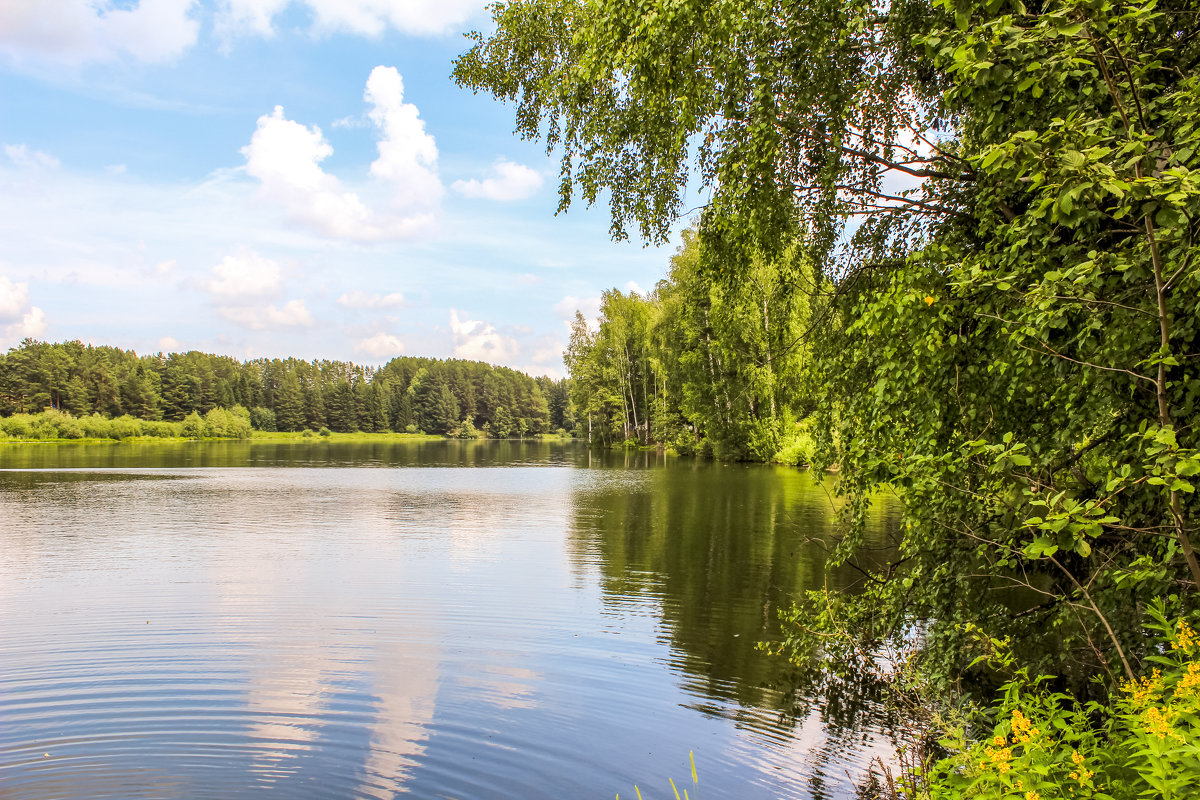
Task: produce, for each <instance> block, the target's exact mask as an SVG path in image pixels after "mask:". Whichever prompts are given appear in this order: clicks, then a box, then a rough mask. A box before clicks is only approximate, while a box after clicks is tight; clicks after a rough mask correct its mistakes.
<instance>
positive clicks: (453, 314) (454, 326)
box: [450, 308, 520, 364]
mask: <svg viewBox="0 0 1200 800" xmlns="http://www.w3.org/2000/svg"><path fill="white" fill-rule="evenodd" d="M450 332H451V333H452V334H453V336H454V356H455V358H465V359H469V360H472V361H486V362H488V363H489V364H504V363H507V362H510V361H512V360H513V359H514V358H516V356H517V353H518V351H519V350H520V345H518V344H517V340H516V339H513V338H512V337H510V336H505V335H503V334H501V333H500V332H499V331H497V330H496V326H495V325H492V324H491V323H488V322H484V321H482V320H477V319H459V316H458V311H456V310H455V309H453V308H452V309H450Z"/></svg>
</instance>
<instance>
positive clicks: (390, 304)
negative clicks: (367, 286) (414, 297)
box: [337, 289, 404, 308]
mask: <svg viewBox="0 0 1200 800" xmlns="http://www.w3.org/2000/svg"><path fill="white" fill-rule="evenodd" d="M337 304H338V305H339V306H341V307H342V308H400V307H401V306H403V305H404V295H402V294H400V292H391V293H389V294H378V293H375V294H369V293H367V292H364V291H362V290H361V289H360V290H356V291H353V292H347V293H346V294H343V295H342V296H341V297H339V298H338V299H337Z"/></svg>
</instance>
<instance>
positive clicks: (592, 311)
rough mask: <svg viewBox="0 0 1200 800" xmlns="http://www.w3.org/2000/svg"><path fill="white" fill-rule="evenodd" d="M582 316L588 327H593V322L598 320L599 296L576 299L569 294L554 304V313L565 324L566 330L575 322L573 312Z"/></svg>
mask: <svg viewBox="0 0 1200 800" xmlns="http://www.w3.org/2000/svg"><path fill="white" fill-rule="evenodd" d="M576 311H579V312H580V313H582V314H583V317H584V319H586V320H587V321H588V324H589V325H592V326H593V327H595V321H596V320H597V319H599V318H600V296H599V295H596V296H595V297H576V296H575V295H572V294H569V295H567V296H566V297H564V298H563V299H562V300H559V301H558V302H557V303H555V304H554V313H555V315H556V316H558V317H559V318H560V319H562V320H563V322H564V323H565V324H566V326H567V328H568V329H569V328H570V327H571V323H572V322H574V321H575V312H576Z"/></svg>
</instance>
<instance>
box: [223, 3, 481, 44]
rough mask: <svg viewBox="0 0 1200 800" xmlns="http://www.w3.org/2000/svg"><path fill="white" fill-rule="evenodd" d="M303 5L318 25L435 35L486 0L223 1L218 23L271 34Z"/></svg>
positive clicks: (457, 23)
mask: <svg viewBox="0 0 1200 800" xmlns="http://www.w3.org/2000/svg"><path fill="white" fill-rule="evenodd" d="M290 5H297V6H304V7H306V8H307V9H308V10H309V11H311V12H312V15H313V27H314V28H315V29H317V30H324V31H339V32H345V33H355V34H361V35H365V36H378V35H379V34H381V33H383V32H384V31H385V30H387V29H388V28H392V29H394V30H398V31H400V32H402V33H409V34H417V35H436V34H440V33H445V32H447V31H449V30H451V29H454V28H459V27H461V26H462V25H463V23H465V22H466V21H467V20H468V19H469V18H470V17H471V15H472V14H475V13H476V12H478V11H479V10H480V9H481V8H483V5H484V3H483V2H482V0H224V2H223V3H222V7H221V12H220V14H219V17H218V26H220V27H222V28H224V29H226V30H242V31H247V32H252V33H257V34H259V35H265V36H269V35H271V34H272V33H273V32H274V27H273V22H274V19H275V17H276V16H277V15H278V14H280V13H281V12H282V11H283V10H285V9H286V8H287V7H288V6H290Z"/></svg>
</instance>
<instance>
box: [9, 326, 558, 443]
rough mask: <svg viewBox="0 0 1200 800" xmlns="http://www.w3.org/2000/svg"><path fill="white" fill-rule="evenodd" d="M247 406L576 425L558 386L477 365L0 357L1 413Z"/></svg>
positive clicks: (350, 425) (471, 424)
mask: <svg viewBox="0 0 1200 800" xmlns="http://www.w3.org/2000/svg"><path fill="white" fill-rule="evenodd" d="M238 406H240V407H243V408H245V409H248V413H249V417H250V421H251V423H252V424H253V426H254V428H256V429H258V430H268V431H274V430H280V431H299V430H306V429H310V430H319V429H321V428H329V429H330V430H333V431H339V432H349V431H367V432H382V431H397V432H404V431H410V432H415V431H424V432H426V433H434V434H448V435H463V436H469V435H475V434H476V433H480V432H482V433H483V434H486V435H488V436H493V437H497V438H507V437H510V436H531V435H537V434H541V433H547V432H550V431H554V430H558V429H565V428H573V427H574V425H573V418H572V412H571V408H570V398H569V394H568V390H567V382H566V381H565V380H554V379H551V378H548V377H545V376H542V377H538V378H533V377H530V376H528V375H525V374H523V373H521V372H517V371H516V370H512V369H509V368H507V367H496V366H492V365H489V364H484V363H481V362H478V361H464V360H459V359H435V358H420V357H408V356H405V357H398V358H394V359H392V360H391V361H389V362H387V363H386V364H385V365H383V366H382V367H379V368H373V367H370V366H364V365H361V364H354V363H352V362H344V361H329V360H319V361H302V360H300V359H296V358H286V359H279V358H274V359H265V358H260V359H250V360H247V361H239V360H238V359H235V358H232V357H229V356H222V355H213V354H208V353H200V352H196V351H191V352H187V353H169V354H163V353H157V354H154V355H138V354H137V353H135V352H134V351H132V350H122V349H120V348H117V347H109V346H103V345H100V346H97V345H85V344H83V343H81V342H78V341H73V342H58V343H51V342H39V341H33V340H29V339H27V340H25V341H23V342H22V343H21V344H20V346H18V347H14V348H12V349H11V350H9V352H8V353H7V354H4V355H0V416H6V417H7V416H11V415H13V414H30V413H37V412H41V411H44V410H46V409H53V410H57V411H62V412H66V413H68V414H70V415H72V416H74V417H85V416H89V415H93V414H98V415H100V416H102V417H106V418H118V417H122V416H125V415H128V416H130V417H133V418H135V419H140V420H147V421H151V420H166V421H182V420H184V419H185V418H187V417H188V416H189V415H191V414H198V415H200V416H205V415H207V414H209V412H211V411H212V410H213V409H233V408H235V407H238Z"/></svg>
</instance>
